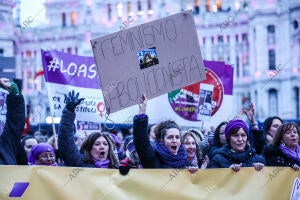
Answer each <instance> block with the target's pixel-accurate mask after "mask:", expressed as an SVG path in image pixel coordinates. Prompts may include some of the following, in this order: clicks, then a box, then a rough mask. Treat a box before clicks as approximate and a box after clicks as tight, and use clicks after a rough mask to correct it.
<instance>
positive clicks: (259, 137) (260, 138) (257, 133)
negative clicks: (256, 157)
mask: <svg viewBox="0 0 300 200" xmlns="http://www.w3.org/2000/svg"><path fill="white" fill-rule="evenodd" d="M254 111H255V110H254V105H253V103H250V105H249V108H248V109H243V113H244V114H245V115H246V116H247V118H248V120H249V121H250V122H251V132H250V134H251V136H252V137H253V138H252V139H253V141H251V142H252V143H251V144H252V145H253V147H254V148H255V150H256V153H257V154H262V152H263V149H264V148H265V147H266V146H267V145H269V144H272V140H273V138H274V136H275V134H276V131H277V129H278V127H279V126H280V125H281V124H282V123H283V121H282V119H281V118H280V117H277V116H274V117H268V118H267V119H266V120H265V121H264V126H263V130H260V129H259V127H258V124H257V122H256V121H255V118H254Z"/></svg>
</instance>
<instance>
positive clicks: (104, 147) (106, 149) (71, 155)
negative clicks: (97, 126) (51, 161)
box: [58, 91, 119, 168]
mask: <svg viewBox="0 0 300 200" xmlns="http://www.w3.org/2000/svg"><path fill="white" fill-rule="evenodd" d="M65 100H66V107H65V108H64V109H63V112H62V117H61V120H60V126H59V134H58V151H59V154H60V155H61V158H62V159H63V160H64V163H65V165H66V166H72V167H91V168H118V166H119V160H118V158H117V157H116V155H115V153H114V150H115V142H114V140H113V138H112V137H111V136H110V134H109V133H103V132H94V133H92V134H90V135H89V136H87V137H86V138H85V141H84V142H83V144H82V146H81V148H80V151H79V150H78V148H77V146H76V144H75V139H74V133H75V126H74V120H75V116H76V112H75V110H76V107H77V106H78V105H79V104H80V103H81V102H82V101H83V100H84V99H83V98H79V93H77V94H76V95H75V92H74V91H72V92H69V94H68V95H65Z"/></svg>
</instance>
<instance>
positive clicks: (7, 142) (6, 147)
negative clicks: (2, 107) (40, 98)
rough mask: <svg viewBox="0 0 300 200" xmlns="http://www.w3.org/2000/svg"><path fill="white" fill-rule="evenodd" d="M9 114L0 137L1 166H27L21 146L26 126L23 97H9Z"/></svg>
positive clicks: (7, 101)
mask: <svg viewBox="0 0 300 200" xmlns="http://www.w3.org/2000/svg"><path fill="white" fill-rule="evenodd" d="M6 105H7V113H6V122H5V125H4V130H3V132H2V134H1V136H0V165H17V164H23V165H27V156H26V152H25V150H24V148H23V147H22V145H21V136H22V131H23V129H24V125H25V103H24V98H23V96H22V95H10V94H9V95H7V99H6Z"/></svg>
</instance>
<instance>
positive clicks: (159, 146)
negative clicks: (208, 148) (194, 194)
mask: <svg viewBox="0 0 300 200" xmlns="http://www.w3.org/2000/svg"><path fill="white" fill-rule="evenodd" d="M146 107H147V98H146V96H145V95H143V96H142V102H141V103H140V104H139V114H138V115H135V116H134V119H133V141H134V145H135V147H136V150H137V152H138V155H139V158H140V161H141V164H142V165H143V167H144V168H177V169H184V168H187V169H188V171H190V172H191V173H194V172H196V171H197V170H198V167H193V166H192V164H191V163H190V162H188V161H187V153H186V151H185V149H184V147H183V145H181V141H180V129H179V126H178V125H177V124H176V123H175V122H174V121H171V120H167V121H162V122H160V123H159V124H158V125H157V127H156V128H155V135H156V141H155V143H154V145H153V146H152V145H151V144H150V139H149V136H148V134H147V126H148V116H147V115H146Z"/></svg>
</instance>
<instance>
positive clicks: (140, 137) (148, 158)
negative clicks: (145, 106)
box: [133, 115, 192, 168]
mask: <svg viewBox="0 0 300 200" xmlns="http://www.w3.org/2000/svg"><path fill="white" fill-rule="evenodd" d="M147 126H148V116H145V117H140V116H138V115H136V116H134V119H133V142H134V145H135V148H136V150H137V152H138V155H139V158H140V161H141V164H142V166H143V167H144V168H172V167H171V166H169V165H168V164H167V163H165V162H164V161H163V160H161V159H160V157H159V155H158V152H157V150H156V149H155V148H154V147H153V146H152V145H151V144H150V139H149V135H148V134H147ZM187 166H192V165H191V163H190V162H188V161H187V160H186V163H185V165H184V166H182V168H185V167H187Z"/></svg>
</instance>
